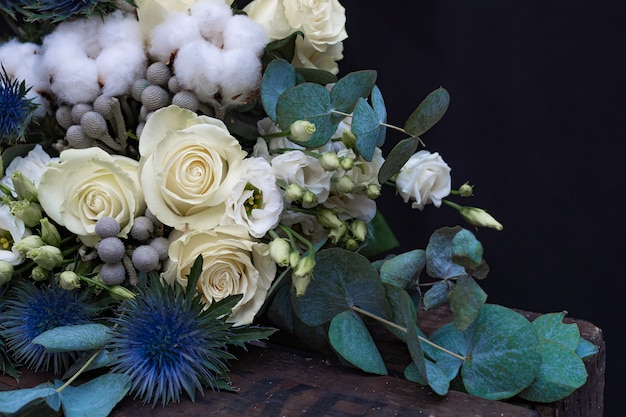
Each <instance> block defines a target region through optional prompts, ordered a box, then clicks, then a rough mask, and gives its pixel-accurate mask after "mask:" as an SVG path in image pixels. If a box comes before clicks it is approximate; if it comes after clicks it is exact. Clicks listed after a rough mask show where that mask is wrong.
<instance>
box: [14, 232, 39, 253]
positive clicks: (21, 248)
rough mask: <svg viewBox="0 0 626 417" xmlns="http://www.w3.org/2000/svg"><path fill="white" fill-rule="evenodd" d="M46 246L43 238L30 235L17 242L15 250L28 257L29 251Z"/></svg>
mask: <svg viewBox="0 0 626 417" xmlns="http://www.w3.org/2000/svg"><path fill="white" fill-rule="evenodd" d="M43 245H45V243H44V241H43V239H42V238H41V236H37V235H30V236H26V237H24V238H22V239H21V240H20V241H19V242H15V244H14V245H13V248H14V249H15V250H17V251H18V252H19V253H21V254H22V255H26V254H27V253H28V252H29V251H31V250H33V249H37V248H40V247H42V246H43Z"/></svg>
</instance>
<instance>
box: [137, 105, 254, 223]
mask: <svg viewBox="0 0 626 417" xmlns="http://www.w3.org/2000/svg"><path fill="white" fill-rule="evenodd" d="M139 153H140V155H141V158H140V160H139V178H140V181H141V185H142V187H143V189H144V193H145V195H146V197H145V198H146V205H147V206H148V208H149V209H150V211H151V212H152V213H153V214H154V215H155V216H156V217H157V218H158V219H159V220H160V221H162V222H163V223H164V224H166V225H168V226H172V227H174V228H176V229H178V230H187V229H207V228H211V227H214V226H216V225H217V224H218V223H219V221H220V218H221V217H222V216H223V215H224V211H225V201H226V198H228V196H229V195H230V193H231V192H232V189H233V187H234V185H235V184H236V183H237V181H238V180H239V178H240V177H241V175H242V174H243V169H244V168H243V165H242V161H243V159H244V158H245V157H246V152H244V151H243V150H242V149H241V145H240V144H239V142H238V141H237V139H235V138H234V137H232V136H231V135H230V133H229V132H228V129H227V128H226V126H225V125H224V123H222V121H221V120H218V119H214V118H212V117H207V116H198V115H197V114H196V113H194V112H192V111H189V110H185V109H182V108H180V107H178V106H169V107H165V108H162V109H159V110H157V111H156V112H155V113H154V114H153V115H152V117H150V119H148V121H147V122H146V125H145V127H144V129H143V131H142V132H141V138H140V139H139Z"/></svg>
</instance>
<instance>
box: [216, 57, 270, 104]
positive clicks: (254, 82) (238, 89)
mask: <svg viewBox="0 0 626 417" xmlns="http://www.w3.org/2000/svg"><path fill="white" fill-rule="evenodd" d="M222 55H223V57H224V58H223V65H222V77H221V78H222V83H221V95H222V102H223V103H224V104H245V103H246V102H247V101H248V98H249V96H250V94H251V93H252V92H253V91H254V90H256V88H257V87H258V84H259V82H260V76H261V62H260V61H259V59H258V57H257V56H256V54H255V53H254V52H253V51H249V50H246V49H235V50H230V51H224V52H223V54H222Z"/></svg>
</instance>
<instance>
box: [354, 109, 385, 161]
mask: <svg viewBox="0 0 626 417" xmlns="http://www.w3.org/2000/svg"><path fill="white" fill-rule="evenodd" d="M381 129H383V128H382V126H381V125H380V123H379V122H378V115H377V114H376V112H375V111H374V109H372V107H370V105H369V104H368V103H367V101H365V99H364V98H361V97H359V100H358V102H357V105H356V107H355V108H354V112H353V113H352V133H354V134H355V135H356V149H357V150H358V151H359V154H360V155H361V156H362V157H363V159H365V160H366V161H371V160H372V158H373V157H374V150H375V149H376V145H378V140H379V132H380V130H381Z"/></svg>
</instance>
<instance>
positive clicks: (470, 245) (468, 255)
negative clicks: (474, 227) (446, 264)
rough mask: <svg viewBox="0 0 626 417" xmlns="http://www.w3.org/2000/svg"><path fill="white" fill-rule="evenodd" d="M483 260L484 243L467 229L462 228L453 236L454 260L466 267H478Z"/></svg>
mask: <svg viewBox="0 0 626 417" xmlns="http://www.w3.org/2000/svg"><path fill="white" fill-rule="evenodd" d="M482 261H483V245H482V244H481V243H480V242H479V241H478V239H476V236H474V234H473V233H472V232H470V231H469V230H467V229H461V230H459V231H458V233H457V234H455V235H454V237H453V238H452V262H454V263H456V264H459V265H461V266H464V267H465V268H476V267H478V266H479V265H480V264H481V262H482Z"/></svg>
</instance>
